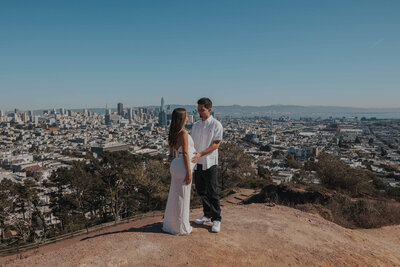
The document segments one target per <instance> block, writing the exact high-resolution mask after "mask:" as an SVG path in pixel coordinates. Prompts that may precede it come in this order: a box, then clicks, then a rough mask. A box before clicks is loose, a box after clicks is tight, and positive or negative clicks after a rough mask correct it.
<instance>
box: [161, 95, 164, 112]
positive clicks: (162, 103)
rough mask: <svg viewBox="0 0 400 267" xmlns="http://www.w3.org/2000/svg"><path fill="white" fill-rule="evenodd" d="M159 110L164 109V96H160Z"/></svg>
mask: <svg viewBox="0 0 400 267" xmlns="http://www.w3.org/2000/svg"><path fill="white" fill-rule="evenodd" d="M161 111H164V97H161Z"/></svg>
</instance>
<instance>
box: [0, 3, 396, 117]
mask: <svg viewBox="0 0 400 267" xmlns="http://www.w3.org/2000/svg"><path fill="white" fill-rule="evenodd" d="M161 96H164V98H165V102H166V104H192V103H193V104H194V103H195V102H196V100H197V98H199V97H201V96H209V97H210V98H212V99H213V101H214V103H215V104H216V105H231V104H240V105H257V106H261V105H273V104H296V105H337V106H356V107H400V1H398V0H393V1H391V0H385V1H379V0H376V1H368V0H359V1H350V0H345V1H340V0H332V1H329V0H326V1H322V0H316V1H311V0H307V1H283V0H276V1H268V0H264V1H254V0H249V1H243V0H240V1H235V0H230V1H217V0H215V1H204V0H203V1H167V0H162V1H117V0H116V1H100V0H93V1H89V0H79V1H73V0H68V1H54V0H51V1H40V0H37V1H28V0H27V1H16V0H10V1H6V0H2V1H0V109H5V110H11V109H14V108H19V109H21V110H26V109H40V108H53V107H55V108H59V107H65V108H82V107H103V106H105V105H106V104H108V105H109V106H112V107H114V106H116V104H117V103H118V102H123V103H124V106H141V105H158V104H159V102H160V98H161Z"/></svg>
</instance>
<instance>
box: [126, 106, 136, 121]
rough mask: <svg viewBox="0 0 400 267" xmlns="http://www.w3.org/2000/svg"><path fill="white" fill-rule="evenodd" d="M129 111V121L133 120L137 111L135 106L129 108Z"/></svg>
mask: <svg viewBox="0 0 400 267" xmlns="http://www.w3.org/2000/svg"><path fill="white" fill-rule="evenodd" d="M127 111H128V119H129V122H132V121H133V120H134V118H135V115H134V113H135V111H134V109H133V108H128V109H127Z"/></svg>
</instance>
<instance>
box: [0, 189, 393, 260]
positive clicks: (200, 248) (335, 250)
mask: <svg viewBox="0 0 400 267" xmlns="http://www.w3.org/2000/svg"><path fill="white" fill-rule="evenodd" d="M250 193H251V191H249V190H242V191H240V192H238V193H237V194H235V195H231V196H229V197H228V198H226V199H224V200H223V201H222V204H223V207H222V215H223V222H222V228H221V233H219V234H214V233H211V232H210V228H211V227H210V226H201V227H196V228H195V229H194V232H193V233H192V234H190V235H189V236H181V237H175V236H172V235H169V234H165V233H162V232H161V225H162V218H161V217H154V218H148V219H143V220H140V221H136V222H130V223H127V224H122V225H118V226H115V227H111V228H108V229H105V230H103V231H100V232H95V233H90V234H89V235H83V236H78V237H74V238H71V239H68V240H65V241H61V242H58V243H56V244H51V245H48V246H45V247H42V248H39V249H38V250H35V251H28V252H25V253H22V254H21V255H13V256H8V257H4V258H1V259H0V265H1V266H21V265H23V266H28V265H29V266H39V265H40V266H56V265H58V266H132V265H136V266H138V265H139V266H149V265H152V266H182V265H195V266H201V265H209V266H243V265H247V266H249V265H250V266H261V265H263V266H265V265H274V266H298V265H302V266H344V265H345V266H346V265H347V266H348V265H350V266H356V265H361V266H400V226H390V227H384V228H380V229H368V230H365V229H363V230H350V229H346V228H343V227H341V226H338V225H336V224H334V223H332V222H329V221H326V220H325V219H323V218H321V217H319V216H318V215H314V214H309V213H305V212H302V211H299V210H296V209H292V208H289V207H285V206H279V205H277V206H272V207H271V206H268V205H267V204H249V205H237V203H238V202H239V201H240V199H243V198H245V197H247V196H249V194H250ZM198 216H201V209H195V210H192V213H191V219H192V220H194V219H195V218H197V217H198Z"/></svg>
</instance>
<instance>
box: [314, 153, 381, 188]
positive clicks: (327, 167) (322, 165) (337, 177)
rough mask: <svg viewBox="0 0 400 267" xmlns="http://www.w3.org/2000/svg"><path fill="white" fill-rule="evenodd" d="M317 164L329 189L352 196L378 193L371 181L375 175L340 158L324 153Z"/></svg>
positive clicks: (318, 170) (324, 183) (320, 176)
mask: <svg viewBox="0 0 400 267" xmlns="http://www.w3.org/2000/svg"><path fill="white" fill-rule="evenodd" d="M316 165H317V174H318V175H319V178H320V180H321V183H322V184H323V185H324V186H326V187H327V188H329V189H335V190H339V191H343V192H345V193H348V194H349V195H351V196H360V195H364V194H376V192H375V190H374V187H373V186H372V183H371V181H373V177H374V175H373V174H372V173H370V172H366V171H364V170H361V169H354V168H351V167H350V166H348V165H347V164H346V163H344V162H343V161H341V160H340V159H339V158H337V157H334V156H331V155H328V154H322V155H321V157H320V158H319V161H318V163H317V164H316Z"/></svg>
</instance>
